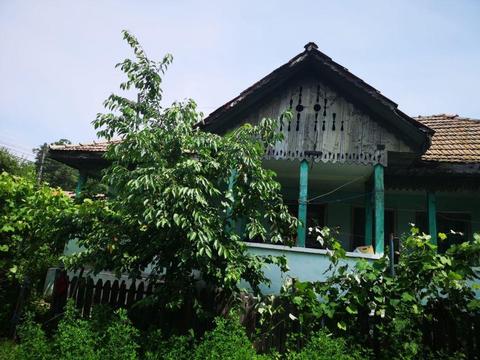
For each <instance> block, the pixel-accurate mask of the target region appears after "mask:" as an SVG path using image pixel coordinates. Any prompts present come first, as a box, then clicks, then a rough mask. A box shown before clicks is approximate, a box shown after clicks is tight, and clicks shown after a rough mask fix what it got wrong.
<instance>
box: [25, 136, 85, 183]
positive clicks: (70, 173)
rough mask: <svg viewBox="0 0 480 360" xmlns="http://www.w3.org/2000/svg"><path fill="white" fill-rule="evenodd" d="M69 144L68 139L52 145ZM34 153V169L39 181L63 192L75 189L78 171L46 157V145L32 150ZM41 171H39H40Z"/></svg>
mask: <svg viewBox="0 0 480 360" xmlns="http://www.w3.org/2000/svg"><path fill="white" fill-rule="evenodd" d="M66 144H71V142H70V140H68V139H60V140H58V141H56V142H54V143H52V145H66ZM33 151H34V153H35V169H36V172H37V176H38V178H39V180H40V181H44V182H46V183H48V184H49V185H50V186H52V187H57V186H58V187H61V188H62V189H63V190H73V189H75V186H76V182H77V175H78V171H77V170H75V169H72V168H71V167H70V166H67V165H65V164H62V163H61V162H58V161H56V160H53V159H51V158H49V157H48V145H47V144H46V143H45V144H43V145H40V146H39V147H38V148H35V149H33ZM40 169H41V170H40Z"/></svg>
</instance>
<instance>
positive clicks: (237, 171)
mask: <svg viewBox="0 0 480 360" xmlns="http://www.w3.org/2000/svg"><path fill="white" fill-rule="evenodd" d="M123 34H124V38H125V39H126V41H127V42H128V44H129V45H130V46H131V48H132V49H133V51H134V54H135V58H134V59H126V60H124V61H123V62H121V63H120V64H118V65H117V66H118V67H119V68H120V69H121V70H122V71H123V72H124V73H125V74H126V76H127V80H126V81H125V82H124V83H122V84H121V85H120V87H121V89H122V90H130V91H132V90H135V91H136V92H138V96H137V97H136V99H138V101H132V100H129V99H127V98H125V97H122V96H120V95H115V94H113V95H111V96H110V97H109V98H108V99H107V100H106V101H105V103H104V104H105V107H106V109H108V110H109V111H110V112H108V113H105V114H99V115H98V116H97V119H96V120H95V121H94V126H95V128H97V129H98V135H99V137H103V138H106V139H107V140H114V139H121V142H114V143H112V145H110V146H109V148H108V150H107V153H106V158H107V159H108V160H109V161H110V162H111V166H110V167H109V168H108V169H107V170H106V172H105V175H104V182H105V183H106V184H108V186H109V187H110V189H112V191H113V192H114V193H115V197H113V198H110V199H108V200H105V201H104V202H98V201H97V202H91V201H86V202H84V204H83V208H84V210H83V211H84V213H85V214H89V216H85V217H83V218H82V216H80V217H79V220H78V221H79V222H82V221H83V222H84V224H83V226H80V227H83V228H84V229H85V230H84V231H85V233H84V234H83V235H82V236H81V237H80V245H82V246H84V247H85V249H86V251H84V252H82V253H80V254H77V255H76V256H74V257H73V258H69V259H67V261H68V262H69V263H70V264H71V265H75V266H79V265H81V264H85V263H89V264H94V266H95V270H97V271H100V270H102V269H113V270H115V271H116V272H117V273H122V272H123V273H125V272H127V273H129V274H130V275H131V276H137V275H139V274H140V272H141V271H142V270H144V269H146V268H147V266H151V268H152V270H153V271H152V277H153V278H155V279H157V280H159V279H161V280H162V286H160V287H158V288H159V289H161V290H160V291H162V292H163V296H162V297H161V298H162V299H167V302H168V305H171V306H173V305H181V304H182V303H183V302H184V300H185V299H191V298H192V297H193V296H194V294H192V292H193V289H194V283H195V282H196V281H197V280H198V279H199V278H201V280H203V281H204V282H206V283H207V285H208V286H210V288H214V289H220V288H221V289H222V290H223V292H222V294H223V295H224V296H225V297H224V299H231V298H232V295H234V294H235V293H236V292H237V291H238V290H239V289H238V286H239V285H238V284H239V282H240V280H241V279H243V280H245V281H247V282H248V283H249V284H250V286H251V287H252V288H253V289H254V290H258V286H259V284H260V283H262V282H267V279H266V278H265V277H264V275H263V272H262V267H263V265H264V263H279V264H280V265H282V266H283V265H285V263H284V262H285V261H284V259H283V258H275V257H271V256H269V257H260V256H254V255H252V254H250V253H249V252H248V251H247V246H246V244H245V243H244V242H243V241H242V240H244V239H253V238H257V239H263V240H265V241H269V242H275V243H276V242H283V241H284V240H285V239H293V236H294V234H295V231H296V227H297V220H296V219H295V218H294V217H292V216H291V215H289V213H288V209H287V207H286V206H285V205H284V204H283V201H282V197H281V192H280V185H279V184H278V182H276V180H275V174H274V172H272V171H270V170H267V169H265V168H263V167H262V158H263V156H264V154H265V150H266V148H267V147H268V146H270V145H272V144H273V143H274V142H275V141H277V140H278V139H279V136H280V135H279V134H278V132H277V131H276V124H277V121H276V120H273V119H264V120H263V121H261V123H260V124H258V125H257V126H252V125H248V124H247V125H243V126H241V127H239V128H237V129H236V130H234V131H232V132H230V133H228V134H226V135H225V136H219V135H216V134H212V133H209V132H205V131H203V130H202V129H201V127H199V126H197V124H199V123H200V122H201V119H202V114H200V113H199V112H198V111H197V108H196V104H195V102H194V101H193V100H187V101H185V102H178V103H174V104H173V105H172V106H171V107H168V108H162V107H161V105H160V104H161V100H162V90H161V83H162V76H163V74H164V72H165V70H166V68H167V66H168V64H170V62H171V60H172V57H171V56H170V55H167V56H165V57H164V58H163V60H161V61H153V60H151V59H149V58H148V57H147V56H146V54H145V52H144V50H143V49H142V48H141V46H140V45H139V43H138V41H137V40H136V38H135V37H133V36H132V35H131V34H129V33H128V32H124V33H123ZM80 213H82V211H80ZM91 214H95V216H94V217H92V216H91ZM80 225H81V224H80Z"/></svg>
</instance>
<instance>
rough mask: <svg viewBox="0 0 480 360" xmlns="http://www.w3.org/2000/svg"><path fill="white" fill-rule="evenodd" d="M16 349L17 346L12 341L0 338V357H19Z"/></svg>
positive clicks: (14, 359)
mask: <svg viewBox="0 0 480 360" xmlns="http://www.w3.org/2000/svg"><path fill="white" fill-rule="evenodd" d="M18 351H19V350H18V346H16V345H15V343H14V342H13V341H8V340H0V359H2V360H17V359H19V358H20V355H19V354H18Z"/></svg>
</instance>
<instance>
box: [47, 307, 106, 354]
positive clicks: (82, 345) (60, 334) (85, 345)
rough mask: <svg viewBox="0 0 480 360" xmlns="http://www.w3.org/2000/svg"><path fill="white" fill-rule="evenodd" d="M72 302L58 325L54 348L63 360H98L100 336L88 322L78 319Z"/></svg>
mask: <svg viewBox="0 0 480 360" xmlns="http://www.w3.org/2000/svg"><path fill="white" fill-rule="evenodd" d="M76 315H77V314H76V311H75V308H74V305H73V303H72V302H71V301H69V302H68V303H67V307H66V311H65V316H64V318H63V319H62V320H61V321H60V323H59V324H58V331H57V334H56V335H55V339H54V346H55V349H56V352H57V353H58V354H59V355H60V356H59V358H61V359H62V360H78V359H84V360H97V359H100V356H99V354H98V353H97V351H96V341H98V335H97V334H95V333H94V332H93V331H92V328H91V326H90V324H89V322H88V321H87V320H83V319H78V318H77V317H76Z"/></svg>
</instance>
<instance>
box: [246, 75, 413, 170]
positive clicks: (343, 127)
mask: <svg viewBox="0 0 480 360" xmlns="http://www.w3.org/2000/svg"><path fill="white" fill-rule="evenodd" d="M286 109H290V111H291V112H292V114H293V116H292V118H291V119H290V120H286V119H279V121H280V124H279V129H280V131H281V132H282V133H283V134H284V140H283V141H281V142H278V143H277V144H276V145H275V146H274V147H273V148H271V149H268V151H267V154H266V158H267V159H289V160H294V159H312V160H313V161H316V162H319V161H322V162H333V163H335V162H340V163H357V164H377V163H380V164H383V165H384V166H387V161H388V159H387V153H388V151H395V152H411V151H412V150H411V149H410V148H409V146H408V145H407V144H405V142H404V141H402V140H401V139H400V138H399V137H398V136H395V135H394V134H393V133H392V132H391V131H389V130H387V129H386V128H385V127H383V126H382V125H381V123H380V122H379V121H375V120H373V119H372V118H371V117H370V116H369V115H368V114H366V113H364V112H363V111H361V110H360V109H358V108H357V107H355V106H354V105H353V104H352V103H351V102H349V101H347V100H346V99H345V98H343V97H342V96H341V95H340V94H337V93H336V92H334V91H333V90H332V89H331V88H329V87H328V86H327V85H325V84H323V83H321V82H319V81H317V80H315V79H311V78H310V79H304V80H301V81H297V82H294V83H293V84H292V85H290V86H287V87H286V88H285V91H283V92H281V93H280V94H279V95H278V96H276V97H275V98H273V99H270V100H268V101H267V102H265V103H263V104H262V105H261V106H260V107H258V108H257V109H256V110H254V111H253V113H252V114H250V115H249V118H250V119H252V120H254V122H256V121H259V120H260V119H262V118H264V117H273V118H279V117H280V114H282V113H283V111H285V110H286Z"/></svg>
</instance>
